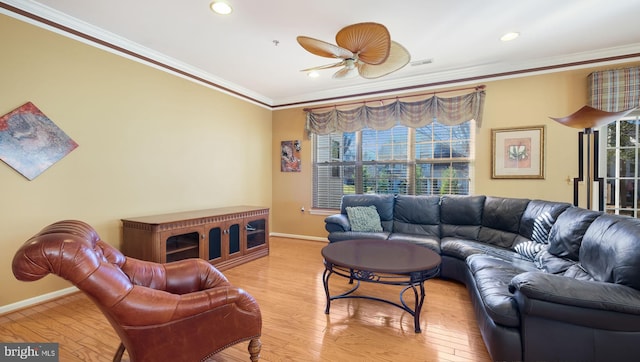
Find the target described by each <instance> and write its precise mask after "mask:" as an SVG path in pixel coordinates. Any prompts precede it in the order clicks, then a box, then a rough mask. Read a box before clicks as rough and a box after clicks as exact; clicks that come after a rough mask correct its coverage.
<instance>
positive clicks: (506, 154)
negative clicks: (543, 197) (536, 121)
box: [491, 126, 545, 179]
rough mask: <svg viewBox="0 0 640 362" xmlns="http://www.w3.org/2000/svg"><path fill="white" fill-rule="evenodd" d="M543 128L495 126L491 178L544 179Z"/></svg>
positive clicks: (493, 130) (492, 132)
mask: <svg viewBox="0 0 640 362" xmlns="http://www.w3.org/2000/svg"><path fill="white" fill-rule="evenodd" d="M544 129H545V127H544V126H535V127H526V128H501V129H492V130H491V134H492V140H493V142H492V155H493V157H492V173H491V178H495V179H500V178H505V179H544Z"/></svg>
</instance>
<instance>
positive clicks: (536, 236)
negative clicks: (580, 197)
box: [518, 200, 571, 244]
mask: <svg viewBox="0 0 640 362" xmlns="http://www.w3.org/2000/svg"><path fill="white" fill-rule="evenodd" d="M569 207H571V204H569V203H566V202H553V201H543V200H531V201H529V204H527V208H526V209H525V210H524V214H522V219H520V230H519V231H518V233H519V234H520V235H522V236H524V237H525V238H527V239H529V240H533V241H535V242H538V243H543V244H547V243H548V242H549V233H550V232H551V227H553V224H554V223H555V222H556V220H557V219H558V216H560V214H561V213H562V212H564V211H565V210H567V209H568V208H569Z"/></svg>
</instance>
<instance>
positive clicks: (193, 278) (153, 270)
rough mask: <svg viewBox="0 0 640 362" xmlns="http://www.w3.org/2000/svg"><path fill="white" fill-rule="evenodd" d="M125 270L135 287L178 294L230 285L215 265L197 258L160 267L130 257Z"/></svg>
mask: <svg viewBox="0 0 640 362" xmlns="http://www.w3.org/2000/svg"><path fill="white" fill-rule="evenodd" d="M122 271H124V273H125V274H127V276H128V277H129V279H130V280H131V282H132V283H133V284H135V285H141V286H145V287H149V288H153V289H157V290H163V291H166V292H169V293H175V294H185V293H191V292H195V291H199V290H204V289H210V288H214V287H220V286H229V285H230V284H229V281H228V280H227V278H226V277H225V276H224V275H223V274H222V273H221V272H220V271H219V270H218V269H216V268H215V267H214V266H213V265H211V264H209V263H208V262H206V261H205V260H202V259H196V258H193V259H182V260H178V261H174V262H171V263H167V264H158V263H154V262H150V261H144V260H139V259H133V258H128V257H127V258H126V262H125V263H124V264H123V265H122Z"/></svg>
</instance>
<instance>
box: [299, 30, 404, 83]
mask: <svg viewBox="0 0 640 362" xmlns="http://www.w3.org/2000/svg"><path fill="white" fill-rule="evenodd" d="M297 40H298V43H299V44H300V45H301V46H302V47H303V48H304V49H306V50H307V51H308V52H310V53H312V54H315V55H319V56H321V57H326V58H338V59H342V60H341V61H340V62H338V63H333V64H328V65H322V66H319V67H313V68H308V69H303V70H302V71H303V72H310V71H314V70H320V69H328V68H336V67H342V69H340V70H338V71H337V72H336V73H334V74H333V78H351V77H355V76H358V75H360V76H361V77H363V78H367V79H375V78H380V77H383V76H385V75H387V74H390V73H393V72H395V71H396V70H399V69H400V68H402V67H404V66H405V65H407V64H408V63H409V60H410V59H411V56H410V55H409V52H408V51H407V49H405V47H403V46H402V45H400V44H398V43H396V42H395V41H393V40H391V35H390V34H389V31H388V30H387V28H386V27H385V26H384V25H382V24H378V23H372V22H367V23H357V24H353V25H349V26H346V27H344V28H342V29H340V31H339V32H338V33H337V34H336V43H337V44H338V45H334V44H331V43H327V42H325V41H322V40H318V39H314V38H310V37H307V36H298V37H297Z"/></svg>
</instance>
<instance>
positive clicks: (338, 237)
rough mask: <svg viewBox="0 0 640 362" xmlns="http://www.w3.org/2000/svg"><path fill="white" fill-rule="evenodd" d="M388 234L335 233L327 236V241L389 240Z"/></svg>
mask: <svg viewBox="0 0 640 362" xmlns="http://www.w3.org/2000/svg"><path fill="white" fill-rule="evenodd" d="M389 234H390V233H389V232H387V231H383V232H381V233H365V232H361V231H336V232H332V233H331V234H329V237H328V238H329V241H330V242H332V243H333V242H336V241H345V240H353V239H381V240H386V239H388V238H389Z"/></svg>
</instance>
